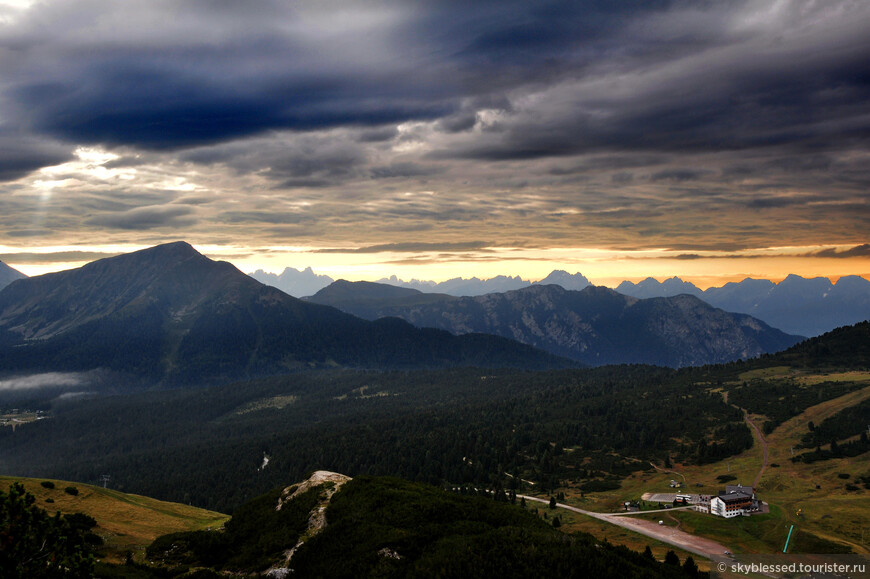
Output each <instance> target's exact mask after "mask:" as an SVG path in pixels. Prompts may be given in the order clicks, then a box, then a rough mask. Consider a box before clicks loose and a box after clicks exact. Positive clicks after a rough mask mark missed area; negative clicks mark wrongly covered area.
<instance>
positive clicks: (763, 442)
mask: <svg viewBox="0 0 870 579" xmlns="http://www.w3.org/2000/svg"><path fill="white" fill-rule="evenodd" d="M740 410H743V419H744V420H745V421H746V424H748V425H749V427H750V428H752V430H754V431H755V434H756V436H758V442H760V443H761V453H762V458H761V470H759V471H758V474H757V475H756V477H755V480H754V481H752V488H753V489H754V488H756V487H757V486H758V483H759V482H761V477H762V475H764V471H765V470H767V456H768V451H767V440H765V439H764V435H763V434H761V429H760V428H758V426H756V425H755V423H754V422H752V419H751V418H749V413H748V412H747V411H746V409H745V408H741V409H740Z"/></svg>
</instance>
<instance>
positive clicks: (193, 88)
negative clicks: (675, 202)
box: [0, 0, 870, 184]
mask: <svg viewBox="0 0 870 579" xmlns="http://www.w3.org/2000/svg"><path fill="white" fill-rule="evenodd" d="M777 9H778V10H779V12H778V13H777V12H776V10H777ZM31 12H32V14H30V15H29V16H28V17H25V18H23V19H22V20H20V21H18V22H16V23H15V29H14V30H7V31H5V32H4V33H3V36H2V37H0V42H2V45H3V46H4V47H6V48H7V49H9V50H8V54H9V57H8V59H9V63H7V64H5V65H3V71H2V72H3V73H4V77H5V78H6V79H7V80H6V81H5V87H4V91H3V93H4V96H5V99H4V102H3V104H2V106H3V110H4V111H5V112H6V113H7V115H9V116H11V117H14V118H20V119H21V121H22V126H25V125H26V126H28V127H33V128H35V130H37V131H40V132H42V133H44V134H47V135H52V136H54V137H57V138H61V139H65V140H68V141H71V142H76V143H103V144H110V145H133V146H136V147H140V148H150V149H179V148H187V147H192V146H195V145H204V144H213V143H219V142H226V141H231V140H235V139H240V138H244V137H248V136H251V135H255V134H262V133H265V132H266V131H269V130H274V129H295V130H305V131H311V130H320V129H325V128H329V127H338V126H360V127H365V126H369V127H372V129H371V130H370V131H368V132H364V133H361V134H360V135H359V138H360V139H361V141H362V142H380V141H383V140H386V139H390V138H392V136H394V135H395V133H394V129H392V128H390V126H389V125H394V124H396V123H401V122H405V121H409V120H435V119H440V121H439V122H438V124H437V127H438V128H439V129H440V130H442V131H445V132H447V133H467V132H468V131H469V130H470V129H471V128H472V127H474V126H475V123H476V120H477V111H479V110H480V109H483V108H487V107H489V108H498V109H499V110H502V111H504V112H506V113H507V114H506V116H505V117H504V118H502V119H500V120H499V121H498V122H492V123H490V124H489V125H486V126H484V127H482V130H483V132H484V133H485V134H484V135H483V136H482V137H481V136H480V135H478V136H476V137H475V138H473V139H471V140H469V141H467V142H465V143H461V144H460V146H456V147H450V148H447V149H442V150H440V151H435V152H434V153H433V155H434V156H438V157H447V158H449V157H467V158H482V159H490V160H510V159H523V158H536V157H553V156H565V155H575V154H579V153H586V152H591V151H605V150H616V149H623V150H635V151H639V150H650V151H652V150H657V151H658V150H670V151H686V150H697V149H704V150H720V149H742V148H752V147H762V146H789V147H793V148H813V147H817V146H819V144H820V143H823V142H830V141H831V140H834V139H836V140H838V141H839V142H841V143H849V142H865V141H866V139H867V137H868V132H870V123H868V121H867V120H866V118H867V106H868V105H867V104H866V103H867V102H870V67H868V66H867V62H870V41H868V40H867V38H866V34H863V32H862V31H863V30H866V29H865V28H862V27H860V26H858V25H857V24H856V23H857V22H860V21H861V19H862V18H866V17H867V9H866V7H862V6H860V5H859V6H845V5H840V4H839V3H833V2H832V3H823V4H821V5H818V6H814V5H812V4H810V3H805V2H798V1H795V2H790V3H785V4H781V5H779V8H776V9H775V7H773V6H768V5H766V4H754V3H749V2H746V3H742V2H738V3H730V4H727V5H724V4H715V3H712V4H700V5H697V4H683V3H680V2H641V3H632V4H631V5H623V4H621V3H615V2H604V1H585V2H577V1H571V2H569V1H551V2H544V3H537V2H524V1H510V2H504V1H500V2H494V1H493V2H488V1H486V2H474V3H463V4H459V3H455V2H436V1H429V2H410V1H407V2H405V1H401V0H395V1H383V2H378V3H372V4H366V5H360V4H358V3H350V2H348V3H342V2H334V3H315V2H300V3H294V4H292V5H289V4H285V3H279V2H256V3H253V4H252V5H250V6H245V9H243V10H240V9H239V6H237V5H233V3H227V2H216V1H212V2H204V1H197V2H189V1H186V2H182V1H167V2H163V3H160V4H159V5H155V4H153V3H150V2H124V3H117V2H110V1H109V0H79V1H73V0H67V1H59V2H53V3H45V4H37V5H35V6H34V7H33V8H32V9H31ZM753 18H754V19H756V20H758V22H757V23H756V22H752V19H753ZM747 21H748V23H747ZM375 39H376V40H375ZM528 95H534V98H533V99H532V100H531V101H529V100H528V99H527V98H526V97H527V96H528ZM494 127H498V129H499V130H498V131H495V132H493V131H492V129H493V128H494ZM487 129H489V130H487ZM55 158H56V157H52V159H55ZM46 162H47V161H46V159H42V160H40V157H39V156H38V155H37V156H35V157H34V156H27V155H24V157H23V158H21V159H20V160H19V161H17V162H15V161H10V162H9V163H7V165H9V168H8V169H6V172H8V174H9V175H14V174H20V172H21V171H27V170H30V169H31V168H32V167H36V166H39V164H40V163H46ZM3 174H4V172H3V169H2V165H0V176H2V175H3ZM294 179H305V180H308V181H311V175H292V176H290V177H288V183H290V184H293V183H294V181H293V180H294ZM327 180H328V179H327ZM317 181H319V180H317Z"/></svg>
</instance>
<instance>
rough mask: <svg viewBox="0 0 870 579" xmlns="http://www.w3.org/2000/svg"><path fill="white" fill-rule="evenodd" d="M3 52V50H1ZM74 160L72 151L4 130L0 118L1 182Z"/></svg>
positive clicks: (26, 135) (45, 141)
mask: <svg viewBox="0 0 870 579" xmlns="http://www.w3.org/2000/svg"><path fill="white" fill-rule="evenodd" d="M0 51H2V48H0ZM70 158H72V150H71V148H70V147H68V146H66V147H65V146H62V145H59V144H57V143H55V142H51V141H48V140H45V139H39V138H36V137H33V136H30V135H28V134H26V133H24V134H22V133H21V132H20V131H11V130H4V129H3V127H2V116H0V182H2V181H14V180H15V179H18V178H20V177H23V176H25V175H27V174H28V173H30V172H32V171H35V170H37V169H40V168H42V167H46V166H49V165H57V164H59V163H63V162H64V161H67V160H69V159H70Z"/></svg>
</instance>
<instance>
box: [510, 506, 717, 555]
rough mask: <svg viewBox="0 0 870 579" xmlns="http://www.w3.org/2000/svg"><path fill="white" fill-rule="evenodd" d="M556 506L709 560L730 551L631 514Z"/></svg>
mask: <svg viewBox="0 0 870 579" xmlns="http://www.w3.org/2000/svg"><path fill="white" fill-rule="evenodd" d="M520 496H525V499H526V500H527V501H536V502H539V503H544V504H548V503H549V502H550V501H548V500H546V499H539V498H537V497H530V496H527V495H520ZM556 506H557V507H559V508H561V509H567V510H569V511H573V512H575V513H580V514H581V515H586V516H589V517H592V518H594V519H599V520H601V521H606V522H608V523H611V524H613V525H617V526H619V527H623V528H625V529H629V530H630V531H634V532H635V533H640V534H641V535H646V536H647V537H652V538H653V539H656V540H659V541H661V542H663V543H667V544H669V545H673V546H674V547H679V548H680V549H683V550H685V551H688V552H689V553H693V554H695V555H699V556H701V557H705V558H707V559H712V558H716V559H718V558H721V557H722V556H723V555H724V554H725V551H727V550H728V548H727V547H725V546H724V545H721V544H720V543H717V542H716V541H711V540H710V539H705V538H703V537H697V536H695V535H691V534H689V533H687V532H685V531H682V530H680V529H678V528H676V527H665V526H662V525H659V524H658V523H655V522H653V521H646V520H644V519H635V518H633V517H630V516H625V515H630V514H631V513H622V514H616V513H612V514H611V513H596V512H594V511H586V510H583V509H578V508H577V507H572V506H570V505H565V504H562V503H556ZM646 512H651V511H646Z"/></svg>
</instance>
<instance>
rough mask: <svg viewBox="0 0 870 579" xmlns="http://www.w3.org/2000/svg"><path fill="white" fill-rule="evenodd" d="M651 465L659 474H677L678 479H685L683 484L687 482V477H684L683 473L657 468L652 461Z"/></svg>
mask: <svg viewBox="0 0 870 579" xmlns="http://www.w3.org/2000/svg"><path fill="white" fill-rule="evenodd" d="M649 465H650V466H651V467H653V468H654V469H656V470H657V471H658V472H664V473H668V474H675V475H677V476H678V477H681V478H682V479H683V482H684V483H685V482H686V477H685V476H683V473H680V472H677V471H675V470H665V469H663V468H660V467H657V466H656V465H655V464H654V463H653V462H652V461H650V463H649Z"/></svg>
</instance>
